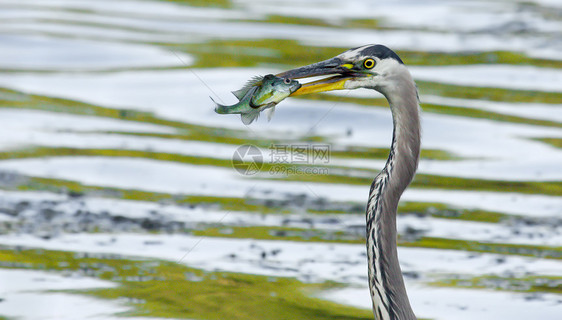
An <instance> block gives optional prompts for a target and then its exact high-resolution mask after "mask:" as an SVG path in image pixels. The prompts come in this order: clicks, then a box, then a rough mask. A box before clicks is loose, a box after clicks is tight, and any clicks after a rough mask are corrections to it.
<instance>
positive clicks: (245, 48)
mask: <svg viewBox="0 0 562 320" xmlns="http://www.w3.org/2000/svg"><path fill="white" fill-rule="evenodd" d="M270 19H272V21H274V22H275V23H290V24H295V23H298V22H303V23H305V24H306V23H310V24H311V25H325V24H326V23H327V22H325V21H323V20H318V19H304V18H287V17H278V16H271V17H270ZM369 23H372V24H376V22H375V21H370V22H369ZM344 24H345V23H344ZM156 44H159V45H163V46H165V47H167V48H171V49H173V50H177V51H182V52H187V53H189V54H192V55H194V56H195V58H196V62H195V64H194V65H192V67H194V68H217V67H255V66H260V65H263V64H269V65H277V66H283V68H291V67H294V66H301V65H308V64H311V63H314V62H317V61H321V60H325V59H329V58H332V57H334V56H336V55H338V54H340V53H342V52H344V51H346V50H348V49H349V48H347V47H328V46H313V45H306V44H303V43H301V42H299V41H297V40H287V39H257V40H211V41H208V42H205V43H196V44H195V43H194V44H189V43H187V44H186V43H182V44H179V43H156ZM397 53H398V55H399V56H400V57H401V58H402V60H403V61H404V62H405V63H406V64H408V65H420V66H446V65H473V64H513V65H532V66H537V67H548V68H561V67H562V62H561V61H559V60H548V59H540V58H533V57H528V56H526V55H524V54H521V53H515V52H507V51H490V52H460V53H449V52H421V51H410V50H397Z"/></svg>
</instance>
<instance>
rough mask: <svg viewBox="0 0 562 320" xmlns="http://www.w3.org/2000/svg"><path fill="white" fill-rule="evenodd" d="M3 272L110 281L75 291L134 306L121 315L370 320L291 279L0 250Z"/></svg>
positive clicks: (323, 287)
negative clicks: (102, 286)
mask: <svg viewBox="0 0 562 320" xmlns="http://www.w3.org/2000/svg"><path fill="white" fill-rule="evenodd" d="M0 261H2V262H1V263H0V267H3V268H20V269H21V268H25V269H39V270H50V271H65V272H69V271H73V272H77V273H82V274H84V275H88V276H93V277H97V278H100V279H105V280H111V281H113V282H116V283H118V284H119V286H118V287H116V288H109V289H96V290H73V291H71V292H74V293H76V294H87V295H92V296H95V297H99V298H103V299H111V300H117V299H120V300H123V299H127V300H129V301H134V302H131V303H130V306H131V308H132V309H133V311H131V312H128V313H126V314H121V315H122V316H125V319H126V316H144V317H164V318H177V319H184V318H186V319H201V320H215V319H216V320H218V319H246V320H251V319H260V320H261V319H272V320H275V319H279V320H281V319H297V320H298V319H303V320H304V319H307V320H312V319H341V320H343V319H357V320H359V319H364V320H366V319H371V317H372V312H371V311H370V310H361V309H357V308H353V307H348V306H342V305H338V304H336V303H333V302H329V301H324V300H321V299H317V298H313V297H312V296H313V295H314V294H315V293H316V292H319V291H321V290H327V289H332V288H337V287H341V285H339V284H336V283H332V282H326V283H321V284H303V283H301V282H299V281H297V280H295V279H291V278H279V277H265V276H255V275H248V274H237V273H226V272H206V271H202V270H198V269H194V268H189V267H186V266H184V265H181V264H177V263H173V262H167V261H160V260H147V259H140V260H139V259H133V258H129V257H123V256H117V255H106V254H84V253H73V252H63V251H52V250H36V249H23V250H22V249H17V250H15V249H13V248H8V247H0Z"/></svg>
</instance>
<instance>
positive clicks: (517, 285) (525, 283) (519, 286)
mask: <svg viewBox="0 0 562 320" xmlns="http://www.w3.org/2000/svg"><path fill="white" fill-rule="evenodd" d="M429 285H431V286H435V287H446V288H471V289H493V290H498V291H509V292H527V293H534V292H541V293H553V294H562V277H555V276H541V275H537V276H523V277H515V276H514V277H503V276H497V275H484V276H479V277H463V276H460V277H455V278H452V279H441V280H438V281H433V282H430V283H429Z"/></svg>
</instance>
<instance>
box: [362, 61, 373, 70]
mask: <svg viewBox="0 0 562 320" xmlns="http://www.w3.org/2000/svg"><path fill="white" fill-rule="evenodd" d="M363 66H364V67H365V68H367V69H372V68H373V67H374V66H375V60H373V59H365V61H363Z"/></svg>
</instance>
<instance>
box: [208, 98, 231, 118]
mask: <svg viewBox="0 0 562 320" xmlns="http://www.w3.org/2000/svg"><path fill="white" fill-rule="evenodd" d="M209 98H211V100H213V102H214V103H215V105H216V106H215V112H216V113H218V114H227V113H228V112H227V106H225V105H222V104H220V103H217V102H216V101H215V99H213V97H211V96H209Z"/></svg>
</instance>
